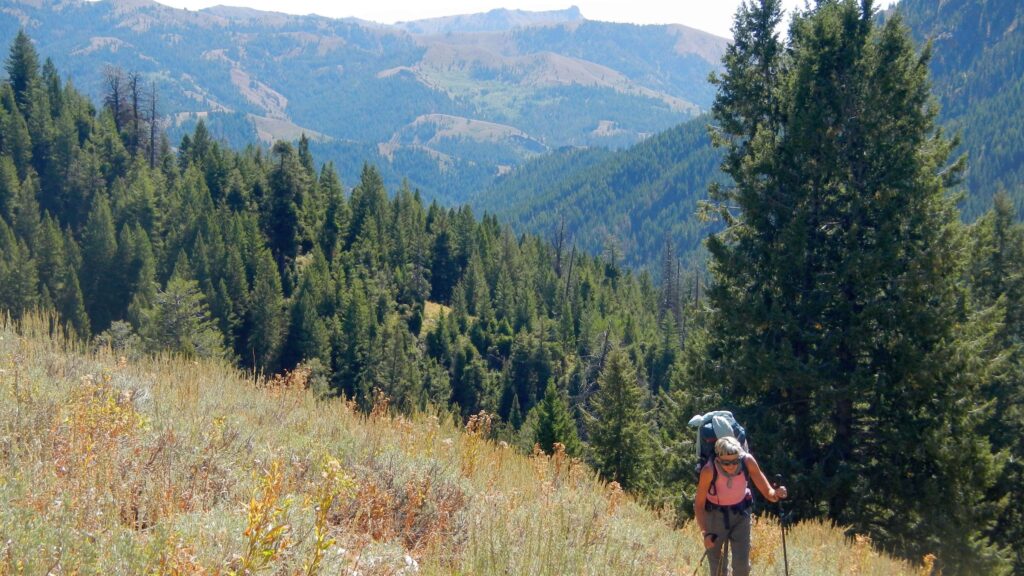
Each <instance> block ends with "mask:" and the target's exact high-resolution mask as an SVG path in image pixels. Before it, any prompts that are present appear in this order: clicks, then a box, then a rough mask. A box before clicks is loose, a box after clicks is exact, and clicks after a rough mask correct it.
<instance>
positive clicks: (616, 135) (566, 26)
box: [0, 0, 725, 201]
mask: <svg viewBox="0 0 1024 576" xmlns="http://www.w3.org/2000/svg"><path fill="white" fill-rule="evenodd" d="M21 27H24V28H25V29H26V32H27V33H28V34H29V35H30V36H31V37H32V38H33V40H34V41H35V42H36V44H37V49H38V50H39V51H40V52H41V53H45V54H48V55H51V57H52V58H53V59H54V62H55V64H56V65H57V66H58V68H59V69H61V70H64V71H66V73H67V74H69V75H70V76H71V77H72V78H73V80H74V82H75V84H76V85H77V86H79V87H80V88H82V89H83V90H84V91H86V92H87V93H89V94H90V95H92V96H93V97H94V98H97V99H99V98H100V97H101V96H102V94H103V91H104V83H103V76H104V69H105V68H106V67H108V66H117V67H120V68H122V69H124V70H126V71H137V72H139V73H141V74H142V75H143V78H144V81H145V83H146V85H147V87H148V86H149V84H150V83H151V82H156V85H157V88H158V90H159V93H160V108H161V110H162V112H163V113H164V114H165V115H166V116H168V117H171V118H174V119H175V120H176V124H175V126H176V127H178V130H181V131H184V130H188V129H189V128H190V127H191V126H192V125H193V124H194V122H195V121H196V119H197V118H199V117H205V118H206V121H207V122H208V123H209V124H210V126H211V131H212V132H213V133H214V135H217V136H221V137H224V138H225V139H227V140H228V141H229V142H230V143H231V144H233V145H242V144H244V143H246V142H247V141H252V140H255V139H256V138H257V137H259V138H261V139H263V140H264V141H267V140H270V139H273V138H281V137H284V138H292V137H294V134H295V133H296V132H297V131H301V130H307V131H309V132H310V133H314V132H315V133H316V134H317V139H318V141H319V142H320V143H321V144H322V145H323V149H322V150H335V151H339V152H340V151H342V150H345V151H349V152H351V151H353V150H360V151H367V150H369V151H371V155H370V156H369V157H366V156H359V157H354V156H350V155H347V154H341V155H339V156H337V157H332V158H330V159H332V160H334V161H335V162H336V163H337V164H339V165H340V167H341V169H342V171H343V172H342V173H343V176H345V175H346V174H348V175H351V176H354V174H353V173H352V172H350V171H349V170H350V169H353V167H354V169H355V170H358V166H359V165H361V163H362V162H364V161H370V162H374V163H378V164H382V169H383V171H384V173H385V174H387V175H389V176H390V178H389V184H391V185H395V184H397V181H398V180H399V179H400V178H401V177H405V176H407V177H410V179H411V180H413V181H417V182H420V183H421V184H422V185H423V187H424V190H423V192H424V194H425V195H427V196H428V197H434V198H441V199H443V200H447V201H458V200H460V199H463V198H465V197H466V196H467V195H468V193H469V192H470V191H473V190H475V189H477V188H479V187H481V186H482V185H484V184H485V183H486V182H487V181H488V180H489V179H490V178H493V177H494V176H495V175H497V174H499V173H501V172H504V171H507V170H508V169H509V168H510V167H511V166H513V165H517V164H519V163H521V162H523V161H524V160H526V159H527V158H530V157H531V156H533V155H536V154H538V153H542V152H546V151H547V150H551V149H556V148H558V147H561V146H566V145H573V146H578V145H584V146H606V147H611V148H617V147H623V146H629V145H632V144H635V143H636V142H638V141H640V140H642V139H643V138H645V137H646V136H648V135H650V134H653V133H656V132H658V131H661V130H664V129H666V128H669V127H671V126H673V125H675V124H678V123H679V122H681V121H684V120H686V119H687V118H690V117H692V116H693V115H694V114H696V113H698V112H699V111H700V110H701V109H702V108H704V107H706V106H707V105H708V104H709V103H710V94H711V93H710V92H709V88H708V86H707V82H706V78H707V74H708V72H710V71H712V70H714V69H716V68H717V67H718V59H719V57H720V55H721V54H722V51H723V50H724V47H725V40H724V39H722V38H717V37H715V36H712V35H710V34H706V33H703V32H699V31H696V30H692V29H688V28H685V27H682V26H645V27H638V26H632V25H626V24H609V23H600V22H590V21H587V20H585V19H584V18H583V16H582V15H581V14H580V12H579V10H578V9H568V10H564V11H555V12H540V13H530V12H520V11H509V10H497V11H492V12H489V13H487V14H477V15H466V16H458V17H452V18H446V19H436V20H429V21H422V22H418V23H417V22H409V23H404V24H402V25H400V26H384V25H379V24H372V23H367V22H362V21H358V20H352V19H349V20H337V19H329V18H323V17H319V16H290V15H286V14H279V13H270V12H260V11H256V10H251V9H244V8H227V7H216V8H210V9H206V10H200V11H188V10H177V9H173V8H169V7H166V6H162V5H160V4H158V3H155V2H152V1H150V0H101V1H99V2H89V1H85V0H65V1H59V2H58V1H56V0H9V1H8V2H6V3H4V5H3V7H2V8H0V39H6V40H5V42H6V43H7V44H8V45H9V42H10V39H12V38H13V36H14V34H15V33H16V32H17V30H18V29H19V28H21ZM436 115H442V116H446V117H453V118H464V119H466V121H467V122H469V123H472V122H483V123H490V124H500V125H505V126H508V127H509V129H508V130H507V131H506V132H505V134H506V135H507V136H508V138H507V139H501V138H499V139H488V140H487V141H486V143H485V144H484V145H482V146H481V145H479V140H474V139H473V138H461V140H462V141H461V142H455V141H456V140H460V137H459V135H457V134H451V135H450V137H449V138H447V139H446V141H445V146H443V147H439V148H435V147H434V146H433V144H432V143H423V142H417V143H415V144H414V145H409V146H408V147H407V148H405V149H404V150H402V151H401V153H398V152H399V151H398V150H395V149H394V147H393V146H394V144H395V143H397V144H398V145H399V146H403V147H404V146H405V145H406V140H407V139H406V135H407V133H408V131H409V130H410V127H412V126H416V125H417V123H418V122H419V123H421V124H422V121H421V120H420V119H422V118H425V117H428V118H429V117H435V116H436ZM278 128H280V130H278ZM221 130H223V131H221ZM177 133H180V132H177ZM332 142H333V144H332ZM524 142H528V143H529V145H526V146H524ZM380 145H385V147H387V148H388V153H387V154H383V155H380V154H377V153H376V152H374V151H376V150H378V148H379V146H380Z"/></svg>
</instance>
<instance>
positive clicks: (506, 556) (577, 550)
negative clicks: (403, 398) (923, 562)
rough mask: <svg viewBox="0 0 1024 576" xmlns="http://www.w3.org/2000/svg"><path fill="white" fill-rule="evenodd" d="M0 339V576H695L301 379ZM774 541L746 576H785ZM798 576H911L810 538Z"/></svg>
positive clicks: (469, 448)
mask: <svg viewBox="0 0 1024 576" xmlns="http://www.w3.org/2000/svg"><path fill="white" fill-rule="evenodd" d="M46 326H47V323H46V322H45V321H40V320H36V321H33V322H31V323H30V324H29V325H28V326H27V327H26V328H25V329H24V330H23V331H22V333H21V334H20V335H19V334H17V333H16V332H15V330H14V329H13V328H12V327H11V326H10V325H3V326H0V575H4V576H6V575H15V574H26V575H28V574H31V575H35V574H154V575H156V574H161V575H162V574H166V575H172V574H210V575H227V574H256V573H266V574H288V575H290V574H306V575H312V574H346V575H354V574H360V575H363V576H367V575H374V574H379V575H385V574H387V575H395V576H397V575H409V574H414V573H416V574H474V575H486V574H530V575H544V574H551V575H556V574H557V575H565V574H579V575H589V574H614V575H627V574H637V575H643V574H650V575H655V574H659V575H661V574H686V575H688V574H692V573H693V571H694V569H695V568H696V565H697V563H698V562H699V561H700V559H701V553H702V550H701V549H700V543H699V538H698V536H697V534H696V529H695V528H693V527H692V526H686V527H684V528H683V529H682V530H673V529H672V528H671V526H672V518H669V517H666V516H659V515H658V514H655V513H653V512H651V511H650V510H646V509H644V508H642V507H640V506H638V505H637V504H636V503H634V502H633V501H632V500H631V499H630V498H629V497H628V496H626V495H624V494H623V493H622V491H621V490H619V489H618V487H617V486H616V485H614V484H613V485H610V486H609V485H604V484H602V483H601V482H599V481H598V480H597V479H596V478H595V477H594V475H593V473H592V472H591V471H590V470H589V469H588V468H587V467H585V466H583V465H582V464H580V463H579V462H576V461H573V460H570V459H568V458H566V457H565V456H564V455H563V454H556V455H555V456H553V457H548V456H544V455H542V454H536V455H533V456H524V455H521V454H518V453H516V452H515V451H514V450H513V449H511V448H509V447H507V446H503V445H496V444H494V443H493V442H491V441H489V440H487V432H488V427H489V425H490V421H489V419H488V418H487V417H486V416H481V417H479V418H476V419H474V420H473V421H472V422H471V424H470V426H469V427H468V428H466V429H463V428H462V427H461V426H456V425H455V424H454V423H452V422H450V421H443V420H439V419H438V418H436V417H431V416H429V415H421V416H417V417H415V418H411V419H410V418H404V417H399V416H394V415H392V414H391V413H390V412H389V411H388V410H387V408H386V401H384V400H383V399H381V400H380V401H378V404H377V409H375V410H374V412H373V413H372V414H369V415H363V414H360V413H358V412H357V411H356V410H355V409H354V407H353V406H352V405H351V404H350V403H346V402H343V401H326V402H322V401H318V400H316V398H315V397H314V394H313V393H312V392H311V391H309V390H308V389H307V388H306V386H305V383H304V378H303V376H302V374H301V373H299V374H293V375H290V376H288V377H282V378H276V379H272V380H270V381H253V380H252V379H248V378H245V377H244V376H243V375H240V374H239V373H238V372H237V371H235V370H233V369H231V368H230V367H228V366H225V365H222V364H211V363H195V362H190V361H185V360H181V359H176V358H166V357H164V358H155V359H146V360H143V361H140V362H138V363H130V362H127V361H126V360H125V359H123V358H120V359H119V358H115V357H113V356H110V355H107V354H105V353H102V352H100V353H95V354H92V353H89V354H87V353H82V352H80V351H76V350H74V349H73V348H74V346H73V344H71V343H68V342H65V341H63V340H62V339H61V338H54V337H51V336H49V335H47V334H46V331H47V330H46ZM778 535H779V532H778V528H777V526H774V525H772V524H771V523H770V522H767V521H762V522H759V523H758V524H757V526H756V528H755V549H754V558H755V572H754V573H755V574H759V575H766V574H773V575H774V574H781V573H782V567H781V562H782V560H781V557H782V555H781V546H780V542H779V538H778ZM788 540H789V542H788V543H789V555H790V572H791V573H792V574H801V575H811V576H814V575H818V574H821V575H825V574H835V575H851V576H852V575H886V576H891V575H899V574H908V575H909V574H919V573H920V569H918V568H914V567H911V566H908V565H905V564H901V563H898V562H894V561H892V560H891V559H888V558H885V557H882V556H880V555H878V554H876V553H874V552H873V551H872V549H871V547H870V545H869V543H867V542H863V541H862V542H857V543H850V542H848V541H846V540H845V539H844V538H843V537H842V533H841V531H839V530H837V529H834V528H832V527H830V526H826V525H822V524H816V523H808V524H801V525H799V526H796V527H794V529H793V530H792V532H791V534H790V536H789V539H788Z"/></svg>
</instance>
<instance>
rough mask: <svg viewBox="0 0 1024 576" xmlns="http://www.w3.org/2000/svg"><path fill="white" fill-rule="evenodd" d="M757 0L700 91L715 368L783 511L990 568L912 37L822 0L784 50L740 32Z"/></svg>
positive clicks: (948, 173) (941, 151) (987, 456)
mask: <svg viewBox="0 0 1024 576" xmlns="http://www.w3.org/2000/svg"><path fill="white" fill-rule="evenodd" d="M774 14H778V2H776V1H774V0H762V1H760V2H754V3H752V4H744V6H743V7H741V9H740V11H739V13H738V16H737V23H736V26H735V30H736V36H737V41H736V42H734V43H733V45H732V46H731V47H730V49H729V52H728V54H727V58H726V61H725V64H726V66H725V72H724V74H723V76H722V77H721V78H720V79H719V86H720V92H719V95H718V97H717V99H716V102H715V106H714V117H715V120H716V123H717V127H716V142H717V143H718V144H719V145H721V146H724V147H725V150H726V159H725V161H724V162H723V165H722V167H723V170H724V171H725V172H726V173H727V174H728V175H729V176H731V177H732V180H733V182H734V183H735V185H734V187H731V188H722V189H717V190H714V192H715V194H716V198H717V199H718V200H719V201H720V204H719V206H718V210H719V213H720V214H722V216H723V217H724V219H725V222H726V229H725V231H723V232H722V233H719V234H716V235H713V236H712V237H711V238H710V239H709V241H708V248H709V251H710V253H711V259H712V260H711V262H712V271H713V274H714V278H715V285H714V286H713V287H712V289H711V292H710V293H709V297H710V298H711V302H712V304H713V306H714V308H715V311H716V314H715V316H714V318H713V324H712V331H711V334H712V338H713V342H712V343H711V345H710V354H711V355H712V359H713V361H714V362H716V363H717V365H718V366H719V371H718V374H717V380H718V381H719V382H723V383H726V386H727V389H726V390H725V391H724V392H725V395H726V398H727V399H729V400H731V401H732V402H734V403H735V404H736V405H738V406H739V409H740V414H741V415H742V416H743V418H745V419H746V420H747V422H748V425H749V426H750V427H753V428H755V429H756V430H758V431H759V434H758V437H759V438H762V440H761V441H760V442H759V446H761V447H762V448H761V449H760V451H759V454H760V455H761V456H762V457H764V459H765V460H766V461H768V462H769V466H770V467H771V468H773V469H779V468H783V469H787V471H788V472H790V474H791V476H792V480H793V483H794V484H795V485H796V490H797V491H798V492H799V493H801V494H803V495H805V497H804V498H801V499H800V500H799V501H798V502H796V503H795V505H796V508H797V510H798V511H799V513H800V514H803V515H807V516H813V515H817V514H819V513H820V512H822V511H824V512H827V513H828V514H829V515H830V516H831V517H832V518H834V519H835V520H837V521H839V522H841V523H843V524H846V525H850V526H852V527H853V529H854V530H857V531H860V532H866V533H870V534H873V535H874V536H876V539H877V541H879V542H881V543H883V545H885V546H888V547H891V548H893V549H895V550H898V551H899V552H901V553H904V554H908V555H910V556H915V557H920V556H921V555H923V554H925V553H929V552H937V553H938V554H939V557H940V562H941V564H942V566H943V570H944V571H945V573H947V574H956V573H963V572H965V571H966V570H967V568H968V567H971V566H973V567H979V566H985V567H986V569H987V570H990V572H989V573H998V570H999V569H1000V560H999V559H998V557H997V555H998V554H997V551H996V550H993V549H992V547H991V546H990V545H989V543H988V542H986V541H985V540H984V538H982V537H981V535H982V534H983V533H984V532H985V531H986V530H988V528H989V527H990V525H991V523H992V521H993V518H994V514H995V513H996V512H997V510H995V509H993V506H991V505H989V504H986V503H985V491H986V489H987V487H988V486H989V485H990V484H991V482H992V481H993V475H994V474H995V473H997V470H998V467H997V465H996V464H995V462H994V460H993V458H992V454H991V452H990V450H989V448H988V446H987V445H986V443H985V442H984V441H979V439H978V429H977V425H978V423H979V421H980V420H981V418H980V417H979V416H980V415H983V414H984V405H983V402H982V401H981V400H980V399H979V397H978V394H977V392H978V390H977V378H976V374H974V373H972V370H971V367H970V366H969V365H968V363H967V362H965V361H964V358H965V357H966V355H965V354H964V353H963V350H964V349H963V346H964V344H963V343H961V342H959V341H958V340H957V336H958V334H961V333H966V332H970V331H971V330H970V329H969V328H970V327H969V326H967V324H968V321H969V319H968V318H967V317H966V316H965V315H964V314H963V313H962V312H961V310H962V309H961V307H960V306H959V302H960V300H961V294H960V293H959V290H958V285H957V284H958V279H959V277H960V270H961V268H960V267H961V265H962V261H961V260H960V259H959V257H958V254H959V250H960V246H961V226H960V224H959V218H958V214H957V212H956V209H955V207H954V205H953V201H952V200H951V199H950V198H949V196H947V194H946V189H947V187H948V186H950V185H951V184H952V183H953V182H954V181H955V178H956V177H957V175H958V174H959V173H960V171H961V169H962V165H961V164H960V163H953V164H952V165H951V164H950V163H949V162H948V159H949V156H950V151H951V150H952V147H953V143H952V142H950V141H949V140H947V139H946V138H945V137H943V135H942V134H941V132H939V131H938V130H937V129H936V127H935V107H934V105H933V104H932V102H931V99H930V94H929V82H928V69H927V63H928V52H927V50H926V51H925V52H924V53H923V54H921V55H918V54H916V53H915V52H914V49H913V47H912V45H911V42H910V40H909V38H908V34H907V31H906V29H905V28H904V27H903V25H902V24H901V23H900V21H899V19H898V18H894V19H892V20H890V21H889V22H887V23H886V24H885V25H884V27H882V28H878V27H877V26H876V25H875V23H874V13H873V7H872V2H871V1H870V0H863V1H862V2H860V3H858V2H856V1H854V0H832V1H827V2H826V1H822V2H820V3H819V4H818V5H817V7H816V8H815V9H814V10H812V11H811V12H809V13H807V14H804V15H798V16H797V17H796V18H794V21H793V24H792V26H791V28H790V43H791V45H790V46H789V49H788V50H787V51H786V53H785V54H782V53H781V51H780V50H779V49H778V48H779V45H778V42H777V41H770V40H766V41H765V42H758V41H756V39H757V38H761V39H769V38H772V37H773V34H774V22H777V18H776V17H775V16H773V15H774ZM733 207H734V209H735V210H736V212H735V213H734V212H731V211H730V208H733ZM896 479H899V480H898V481H897V480H896ZM949 518H958V519H961V520H962V521H963V524H958V525H957V526H955V527H954V526H952V525H951V524H950V522H949Z"/></svg>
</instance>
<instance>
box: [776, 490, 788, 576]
mask: <svg viewBox="0 0 1024 576" xmlns="http://www.w3.org/2000/svg"><path fill="white" fill-rule="evenodd" d="M781 485H782V474H776V475H775V487H776V488H778V487H779V486H781ZM779 528H780V529H781V530H782V560H783V562H784V563H785V564H784V565H785V567H786V576H789V552H788V551H787V550H786V514H785V513H784V512H783V510H782V498H779Z"/></svg>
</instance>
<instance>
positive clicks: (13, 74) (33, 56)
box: [4, 30, 39, 113]
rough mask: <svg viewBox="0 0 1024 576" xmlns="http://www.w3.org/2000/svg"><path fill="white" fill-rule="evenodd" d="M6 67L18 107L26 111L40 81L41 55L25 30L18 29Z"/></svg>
mask: <svg viewBox="0 0 1024 576" xmlns="http://www.w3.org/2000/svg"><path fill="white" fill-rule="evenodd" d="M4 68H5V69H6V70H7V78H8V80H9V82H10V84H11V88H13V89H14V97H15V98H16V99H17V102H18V108H19V109H21V110H22V112H23V113H24V112H25V111H26V110H28V108H29V105H30V104H29V100H30V99H31V97H32V89H33V88H34V87H35V86H36V85H37V84H38V82H39V55H38V54H37V53H36V49H35V46H33V45H32V40H31V39H30V38H29V37H28V35H27V34H25V31H24V30H18V35H17V36H15V37H14V42H13V43H12V44H11V52H10V55H8V57H7V62H6V65H5V66H4Z"/></svg>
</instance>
